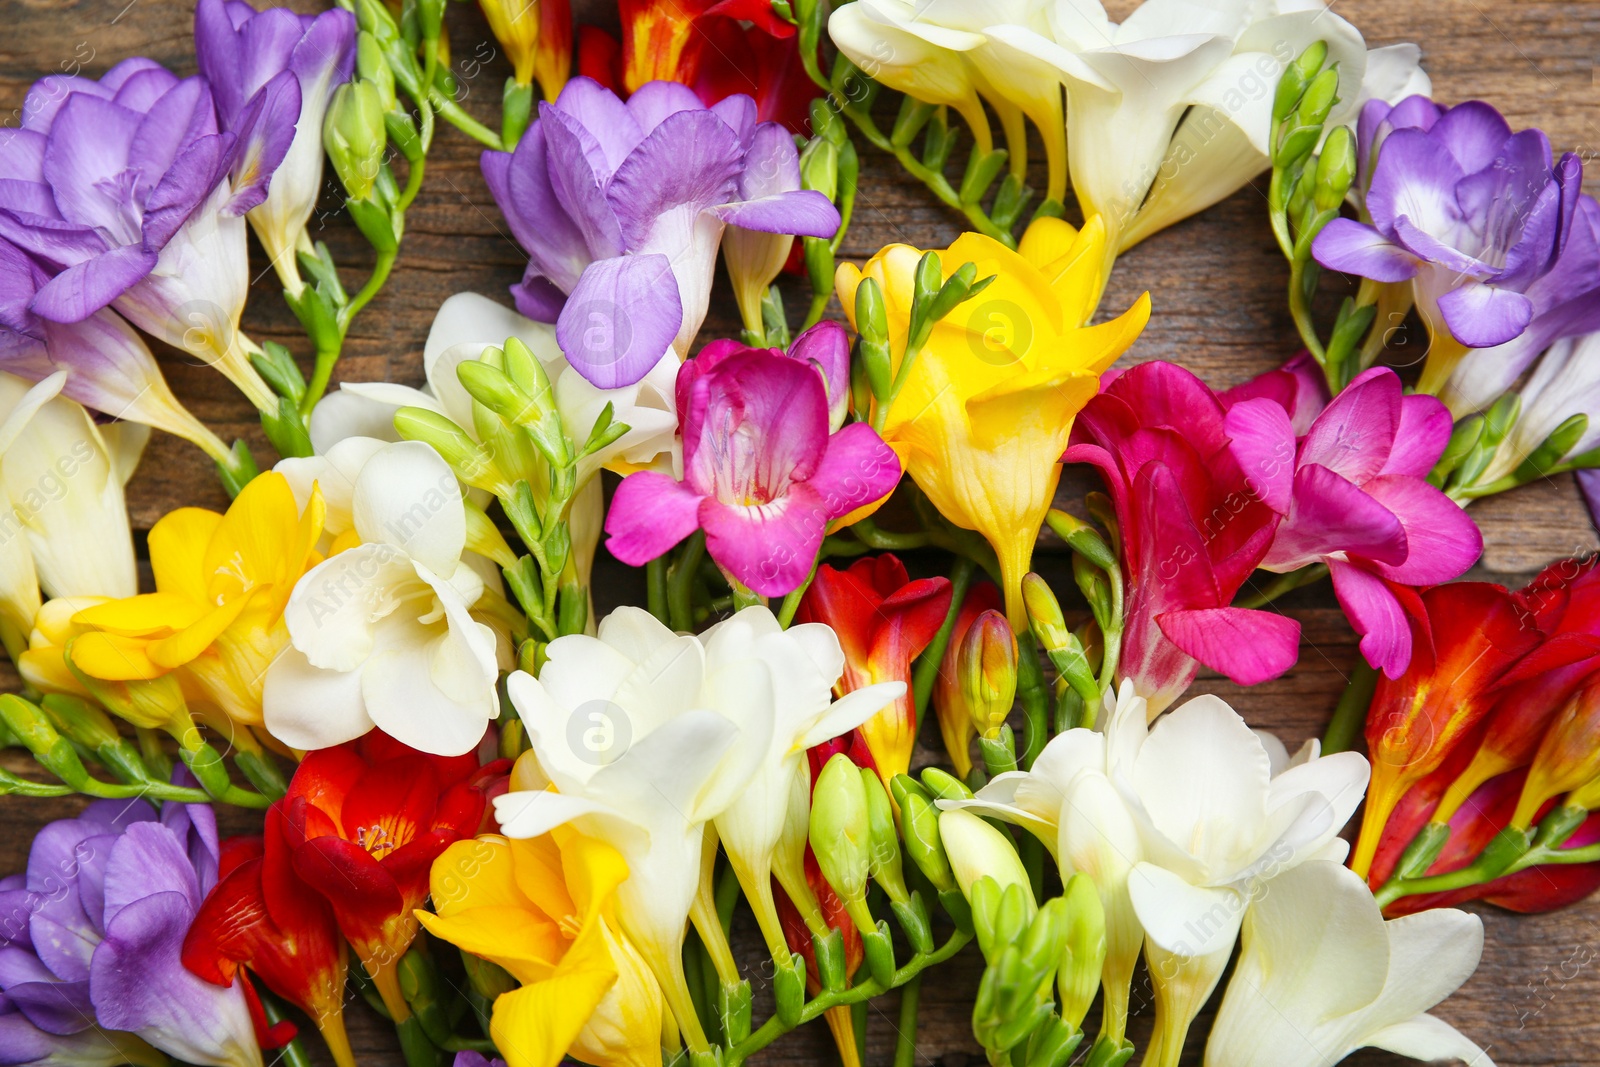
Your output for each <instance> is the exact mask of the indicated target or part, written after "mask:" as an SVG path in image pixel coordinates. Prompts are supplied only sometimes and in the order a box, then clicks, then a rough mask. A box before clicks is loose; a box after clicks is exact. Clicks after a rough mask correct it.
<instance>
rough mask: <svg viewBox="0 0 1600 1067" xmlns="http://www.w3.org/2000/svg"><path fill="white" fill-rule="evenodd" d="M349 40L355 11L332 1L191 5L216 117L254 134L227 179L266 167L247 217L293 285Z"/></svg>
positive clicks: (250, 177) (250, 178)
mask: <svg viewBox="0 0 1600 1067" xmlns="http://www.w3.org/2000/svg"><path fill="white" fill-rule="evenodd" d="M355 40H356V20H355V16H354V15H352V14H351V13H350V12H349V11H345V10H342V9H340V8H334V9H333V10H331V11H324V12H323V13H321V14H320V15H315V16H312V15H297V14H295V13H294V12H293V11H290V10H289V9H288V8H282V7H273V8H268V9H267V10H265V11H260V12H258V11H256V10H255V9H254V8H252V7H251V6H250V5H249V4H248V3H245V2H244V0H200V2H199V3H197V4H196V5H195V10H194V51H195V59H196V60H197V61H198V62H199V64H200V73H201V74H202V75H203V76H204V77H205V79H206V84H207V85H208V86H209V87H210V89H211V95H212V99H213V101H214V103H215V104H216V108H217V117H218V119H219V120H220V121H221V124H222V127H223V129H226V130H231V131H233V132H234V133H236V134H239V135H240V136H241V137H245V136H251V135H252V131H250V130H247V129H244V128H243V127H245V125H246V124H248V123H254V129H253V136H254V137H255V138H256V140H257V142H258V143H257V145H251V146H249V149H253V150H246V151H243V152H240V153H239V156H238V158H237V160H236V161H235V163H234V168H233V176H232V180H233V184H235V185H238V186H243V185H249V184H253V183H254V182H255V181H256V180H257V179H256V178H255V173H256V172H257V171H258V170H265V171H266V172H268V173H270V174H271V179H270V181H268V183H267V186H266V198H265V199H264V200H262V201H261V202H260V203H259V204H256V205H255V206H254V207H252V208H251V209H250V212H249V214H248V216H247V217H248V218H249V220H250V225H251V226H252V227H253V228H254V229H255V231H256V237H258V238H259V239H260V241H261V247H262V249H263V250H264V251H265V252H266V253H267V258H268V259H269V260H271V261H272V266H273V269H275V270H276V271H277V272H278V277H279V278H281V279H282V280H283V284H284V286H285V288H287V289H288V290H289V291H290V292H291V293H298V292H299V291H300V289H301V287H302V286H303V285H304V283H303V282H302V281H301V280H300V270H299V267H298V265H297V264H296V261H295V256H296V252H297V251H298V250H299V249H301V248H309V247H310V241H309V239H308V238H306V236H305V227H306V222H307V221H308V220H309V219H310V218H311V212H312V211H313V210H315V208H316V206H317V194H318V193H319V192H321V190H322V119H323V115H324V114H325V113H326V112H327V109H328V101H329V100H331V99H332V98H333V91H334V89H335V88H337V87H338V86H339V85H341V84H343V83H344V82H347V81H349V80H350V74H351V72H352V71H353V70H354V68H355V59H356V52H355ZM285 73H287V74H289V75H290V76H289V77H287V78H286V77H284V74H285ZM254 109H259V110H258V112H257V113H255V114H252V110H254Z"/></svg>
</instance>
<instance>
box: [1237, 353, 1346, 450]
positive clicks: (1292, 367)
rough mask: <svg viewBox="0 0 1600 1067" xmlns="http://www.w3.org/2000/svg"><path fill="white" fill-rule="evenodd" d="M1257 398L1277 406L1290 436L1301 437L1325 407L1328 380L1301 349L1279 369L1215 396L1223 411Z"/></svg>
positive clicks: (1315, 363)
mask: <svg viewBox="0 0 1600 1067" xmlns="http://www.w3.org/2000/svg"><path fill="white" fill-rule="evenodd" d="M1257 397H1266V398H1267V399H1268V400H1272V401H1274V402H1275V403H1277V405H1278V406H1279V407H1281V408H1283V410H1285V411H1287V412H1288V413H1289V421H1290V422H1291V423H1293V425H1294V432H1295V433H1297V434H1301V433H1305V432H1306V431H1307V430H1309V429H1311V422H1312V420H1313V419H1315V418H1316V417H1317V416H1318V415H1319V414H1321V413H1322V409H1323V408H1325V407H1327V406H1328V378H1327V375H1325V374H1323V373H1322V368H1321V367H1319V366H1317V361H1316V360H1314V359H1312V358H1311V353H1310V352H1307V351H1306V350H1305V349H1303V348H1302V349H1301V350H1300V351H1299V352H1296V353H1295V354H1294V355H1293V356H1292V357H1290V359H1289V361H1288V362H1287V363H1285V364H1284V365H1283V366H1281V367H1278V368H1276V369H1274V370H1269V371H1265V372H1263V373H1261V374H1258V375H1256V376H1255V377H1254V378H1251V379H1250V380H1249V381H1246V382H1241V383H1240V384H1238V385H1236V386H1234V387H1233V388H1232V389H1225V390H1223V391H1222V392H1220V393H1218V394H1217V399H1218V400H1220V401H1222V406H1223V409H1224V410H1227V409H1231V408H1232V407H1233V406H1234V405H1235V404H1240V403H1243V402H1244V401H1246V400H1254V399H1256V398H1257Z"/></svg>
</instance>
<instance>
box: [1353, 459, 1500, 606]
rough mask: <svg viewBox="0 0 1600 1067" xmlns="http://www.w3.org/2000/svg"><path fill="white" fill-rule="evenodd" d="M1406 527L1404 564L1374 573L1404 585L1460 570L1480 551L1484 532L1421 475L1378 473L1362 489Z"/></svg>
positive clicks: (1442, 578) (1383, 566)
mask: <svg viewBox="0 0 1600 1067" xmlns="http://www.w3.org/2000/svg"><path fill="white" fill-rule="evenodd" d="M1364 488H1365V489H1366V492H1367V494H1368V495H1369V496H1371V497H1372V499H1373V500H1376V501H1377V502H1378V503H1379V504H1381V505H1383V506H1384V507H1385V508H1387V509H1388V510H1389V512H1390V513H1391V514H1393V515H1394V517H1395V518H1397V519H1399V520H1400V524H1401V525H1402V526H1404V527H1405V530H1406V544H1407V552H1406V557H1405V560H1404V561H1403V562H1400V563H1396V564H1393V565H1391V564H1389V563H1387V562H1385V563H1380V564H1379V566H1378V573H1380V574H1382V575H1383V576H1384V577H1385V578H1388V579H1389V580H1390V581H1393V582H1401V583H1403V584H1405V585H1436V584H1438V583H1439V582H1448V581H1451V580H1453V579H1455V578H1459V577H1461V575H1463V574H1465V573H1466V571H1467V569H1468V568H1469V567H1471V566H1472V565H1473V564H1474V563H1475V562H1477V559H1478V555H1479V554H1480V553H1481V552H1482V551H1483V533H1482V532H1481V531H1480V530H1479V529H1478V524H1477V523H1476V522H1474V521H1473V519H1472V516H1470V515H1468V514H1467V513H1466V511H1464V510H1463V509H1462V508H1461V506H1460V505H1459V504H1457V503H1456V502H1455V501H1453V500H1451V499H1450V498H1449V497H1448V496H1446V495H1445V494H1444V493H1443V492H1441V491H1440V490H1438V489H1435V488H1434V487H1433V486H1431V485H1429V484H1428V483H1427V482H1425V481H1423V480H1422V479H1421V478H1412V477H1405V476H1400V475H1387V474H1386V475H1380V476H1379V477H1377V478H1374V479H1372V480H1371V481H1370V482H1368V483H1367V484H1366V486H1365V487H1364Z"/></svg>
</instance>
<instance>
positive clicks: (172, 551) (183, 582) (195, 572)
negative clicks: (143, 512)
mask: <svg viewBox="0 0 1600 1067" xmlns="http://www.w3.org/2000/svg"><path fill="white" fill-rule="evenodd" d="M221 525H222V516H221V515H218V514H217V513H216V512H215V511H207V510H206V509H205V508H179V509H178V510H177V511H174V512H171V513H169V514H167V515H165V516H163V517H162V518H161V519H160V521H158V522H157V523H156V524H155V525H154V526H152V527H150V569H151V571H153V572H154V573H155V579H156V588H157V589H159V590H161V591H162V592H163V593H172V594H175V595H177V596H180V597H183V598H185V599H187V600H194V601H200V602H205V601H207V600H209V599H210V597H209V595H208V594H207V592H206V576H205V573H204V572H203V571H202V570H201V565H202V564H203V563H204V562H205V558H206V546H208V545H209V544H211V539H212V537H214V536H216V532H217V528H218V527H219V526H221Z"/></svg>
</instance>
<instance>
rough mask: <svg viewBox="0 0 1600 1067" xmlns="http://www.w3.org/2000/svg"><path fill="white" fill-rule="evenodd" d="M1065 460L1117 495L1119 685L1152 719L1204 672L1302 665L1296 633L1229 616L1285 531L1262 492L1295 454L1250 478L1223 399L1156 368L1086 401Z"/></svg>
mask: <svg viewBox="0 0 1600 1067" xmlns="http://www.w3.org/2000/svg"><path fill="white" fill-rule="evenodd" d="M1263 458H1265V457H1263ZM1065 459H1066V460H1067V462H1069V463H1091V464H1093V465H1094V466H1095V467H1097V468H1099V470H1100V473H1101V476H1102V477H1104V479H1105V482H1106V488H1107V490H1108V491H1109V492H1110V495H1111V502H1112V505H1113V506H1114V508H1115V510H1116V517H1117V535H1118V541H1119V544H1120V551H1121V555H1122V574H1123V583H1124V587H1125V589H1126V594H1125V595H1126V621H1125V623H1124V630H1123V637H1122V654H1121V658H1120V659H1119V661H1118V678H1119V680H1122V681H1132V682H1133V684H1134V689H1135V690H1136V691H1137V692H1138V693H1139V694H1140V695H1141V696H1143V697H1145V698H1146V700H1148V702H1149V713H1150V714H1151V715H1152V716H1154V715H1159V714H1160V713H1161V712H1162V711H1164V710H1165V709H1166V708H1167V706H1168V705H1170V704H1171V703H1172V702H1173V701H1174V700H1175V699H1177V697H1178V696H1179V695H1180V694H1181V693H1182V692H1183V691H1184V690H1185V689H1187V688H1188V687H1189V683H1190V682H1192V681H1194V678H1195V675H1196V674H1198V673H1199V669H1200V664H1202V663H1203V664H1205V665H1206V666H1208V667H1210V668H1212V669H1213V670H1217V671H1221V672H1222V673H1223V674H1226V675H1227V676H1228V677H1229V678H1230V679H1232V680H1233V681H1235V682H1237V683H1239V684H1241V685H1255V684H1256V683H1258V682H1263V681H1266V680H1267V679H1268V678H1273V677H1276V676H1277V675H1279V674H1282V673H1283V672H1284V671H1286V670H1288V669H1289V667H1290V666H1292V665H1293V664H1294V661H1295V657H1296V656H1297V655H1298V653H1299V649H1300V626H1299V624H1298V623H1296V622H1294V621H1293V620H1291V619H1288V618H1285V617H1284V616H1282V615H1280V614H1278V613H1276V612H1269V611H1254V610H1250V609H1246V608H1236V607H1232V606H1231V603H1232V601H1233V598H1234V595H1235V594H1236V593H1237V592H1238V591H1239V588H1240V587H1241V586H1242V585H1244V583H1245V581H1246V580H1248V579H1249V577H1250V575H1251V573H1252V572H1253V571H1254V570H1255V568H1256V566H1257V564H1259V563H1260V562H1261V560H1262V559H1263V558H1265V556H1266V553H1267V549H1268V546H1269V545H1270V544H1271V542H1272V537H1273V533H1274V531H1275V530H1276V528H1277V525H1278V516H1277V515H1275V514H1274V513H1273V511H1272V509H1271V508H1269V507H1268V506H1267V505H1266V504H1265V503H1264V502H1263V500H1262V499H1261V496H1260V494H1259V493H1258V492H1257V491H1256V489H1255V488H1254V486H1255V485H1256V484H1257V481H1258V480H1259V479H1260V478H1262V477H1264V476H1269V475H1271V476H1275V475H1276V474H1277V473H1278V469H1279V468H1281V469H1283V470H1289V469H1292V467H1293V463H1294V445H1293V442H1292V441H1290V442H1287V443H1286V444H1285V445H1284V446H1283V448H1282V453H1281V454H1280V455H1278V456H1275V457H1272V460H1273V463H1272V464H1269V466H1268V467H1267V468H1266V469H1265V470H1261V471H1255V470H1251V469H1248V468H1246V467H1244V466H1242V465H1241V463H1240V462H1239V460H1238V459H1237V458H1235V456H1234V454H1233V453H1232V452H1231V451H1230V449H1229V436H1228V430H1227V427H1226V424H1225V414H1224V408H1223V404H1222V403H1221V401H1220V399H1219V398H1218V397H1216V396H1215V395H1213V394H1212V392H1211V390H1210V389H1209V388H1207V387H1206V385H1205V383H1204V382H1202V381H1200V379H1198V378H1196V377H1195V376H1194V375H1193V374H1190V373H1189V372H1188V371H1186V370H1184V369H1183V368H1181V367H1178V366H1176V365H1174V364H1171V363H1164V362H1152V363H1142V364H1140V365H1138V366H1136V367H1132V368H1130V369H1129V370H1127V371H1125V372H1124V373H1122V374H1120V375H1118V376H1117V378H1116V380H1114V381H1112V382H1111V383H1110V384H1109V385H1107V386H1106V388H1105V390H1104V391H1103V392H1102V393H1101V394H1100V395H1099V396H1097V397H1095V398H1094V399H1093V400H1091V401H1089V403H1088V405H1087V406H1086V407H1085V408H1084V409H1083V414H1082V415H1081V416H1080V417H1079V419H1078V423H1077V426H1076V428H1075V429H1074V431H1073V435H1072V444H1071V447H1069V448H1068V449H1067V452H1066V456H1065Z"/></svg>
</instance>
